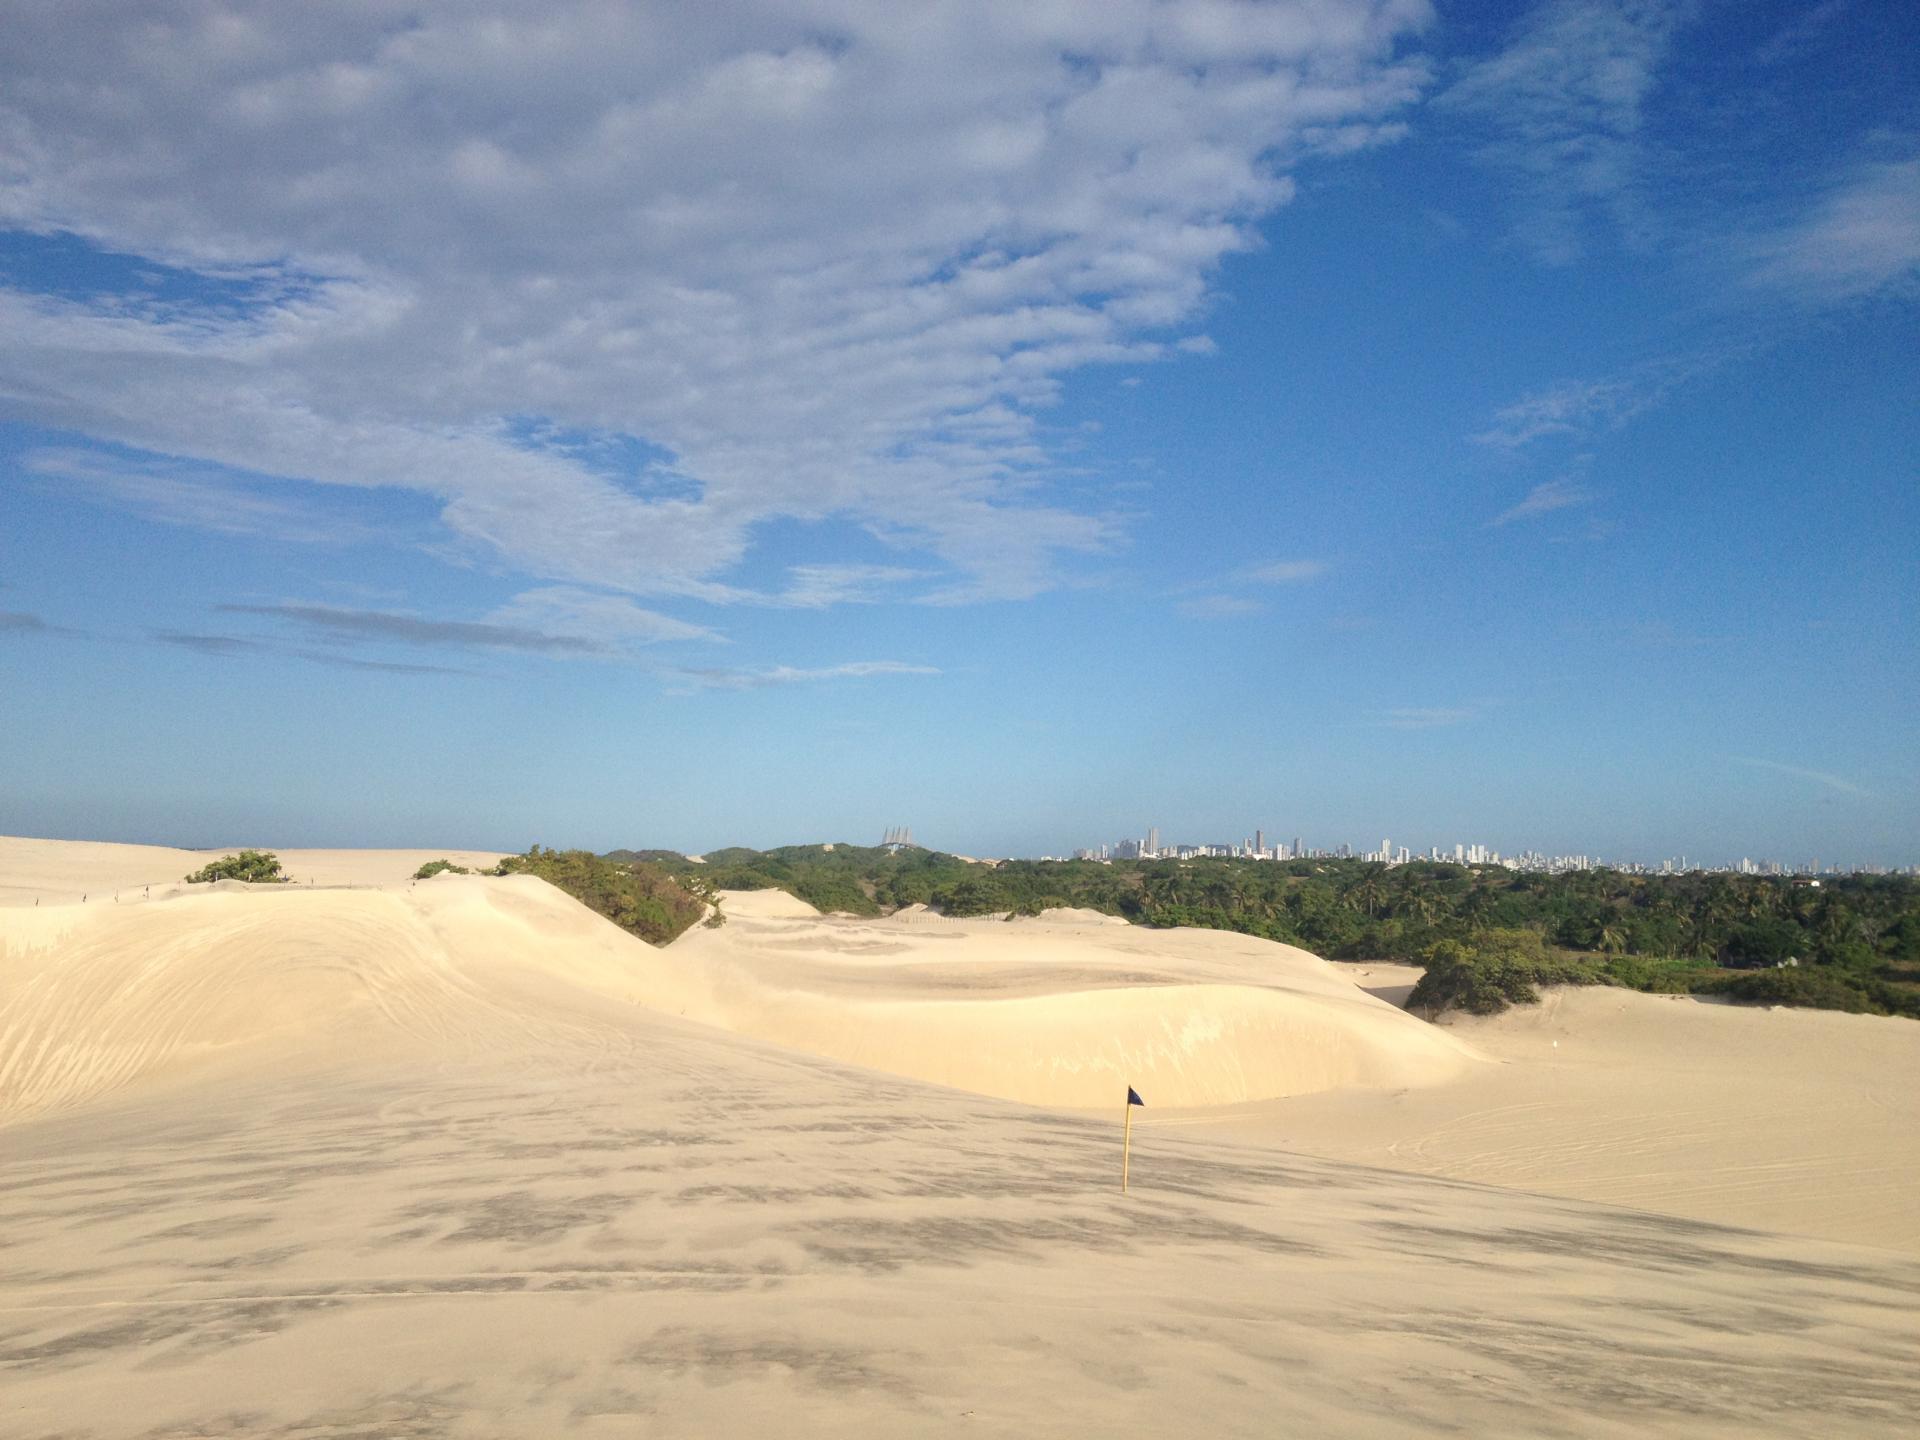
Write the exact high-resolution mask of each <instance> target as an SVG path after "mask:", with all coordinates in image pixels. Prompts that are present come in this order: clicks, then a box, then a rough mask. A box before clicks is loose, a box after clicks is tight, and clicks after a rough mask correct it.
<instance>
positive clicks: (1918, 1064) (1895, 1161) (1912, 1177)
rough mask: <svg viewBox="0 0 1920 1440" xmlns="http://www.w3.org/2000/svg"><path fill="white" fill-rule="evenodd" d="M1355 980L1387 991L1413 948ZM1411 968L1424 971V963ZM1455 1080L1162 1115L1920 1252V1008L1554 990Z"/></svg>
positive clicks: (1467, 1031) (1509, 1019)
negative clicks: (1902, 1010)
mask: <svg viewBox="0 0 1920 1440" xmlns="http://www.w3.org/2000/svg"><path fill="white" fill-rule="evenodd" d="M1364 968H1367V969H1370V970H1371V971H1372V972H1373V973H1372V974H1371V976H1368V977H1365V978H1361V977H1356V978H1360V983H1362V984H1377V985H1379V986H1380V991H1381V993H1385V994H1391V993H1393V992H1394V990H1396V989H1397V988H1398V987H1399V983H1400V977H1398V976H1395V975H1393V974H1392V972H1393V971H1395V970H1399V969H1402V968H1404V967H1389V966H1371V967H1364ZM1413 973H1414V974H1416V975H1417V973H1418V972H1413ZM1445 1028H1446V1029H1447V1031H1448V1032H1449V1033H1450V1034H1453V1035H1456V1036H1458V1037H1460V1038H1461V1039H1463V1040H1466V1041H1468V1042H1469V1043H1470V1044H1472V1045H1473V1047H1474V1048H1475V1050H1477V1051H1478V1052H1480V1053H1481V1054H1483V1055H1486V1056H1488V1057H1490V1058H1491V1059H1493V1060H1495V1061H1497V1062H1498V1063H1497V1064H1494V1065H1490V1066H1484V1067H1477V1068H1475V1069H1473V1070H1470V1071H1465V1072H1462V1074H1461V1075H1460V1076H1459V1077H1458V1078H1457V1079H1456V1080H1454V1081H1453V1082H1451V1083H1449V1084H1448V1085H1446V1086H1444V1087H1439V1088H1429V1089H1424V1090H1412V1089H1409V1090H1407V1091H1405V1092H1403V1093H1398V1094H1393V1095H1386V1096H1383V1095H1379V1094H1377V1093H1366V1092H1361V1091H1351V1092H1347V1093H1343V1094H1329V1095H1319V1096H1312V1097H1304V1098H1301V1099H1296V1100H1289V1101H1280V1102H1273V1103H1265V1104H1256V1105H1251V1106H1246V1107H1240V1108H1237V1109H1234V1110H1230V1111H1210V1112H1206V1113H1193V1114H1187V1115H1182V1116H1178V1117H1173V1116H1169V1117H1166V1118H1167V1119H1168V1120H1169V1122H1172V1121H1174V1120H1179V1121H1181V1122H1184V1123H1187V1124H1197V1125H1203V1126H1209V1127H1218V1128H1220V1129H1221V1130H1222V1131H1223V1132H1230V1133H1233V1134H1236V1135H1239V1136H1243V1137H1247V1138H1254V1139H1258V1140H1262V1141H1267V1142H1271V1143H1273V1144H1277V1145H1282V1146H1285V1147H1286V1148H1288V1149H1290V1150H1297V1151H1305V1152H1307V1153H1309V1154H1314V1155H1325V1156H1330V1157H1335V1158H1338V1159H1342V1160H1354V1161H1358V1162H1360V1163H1362V1164H1367V1165H1383V1166H1387V1167H1390V1168H1392V1169H1395V1170H1412V1171H1418V1172H1421V1173H1424V1174H1432V1175H1449V1176H1454V1177H1456V1178H1459V1179H1463V1180H1477V1181H1484V1182H1486V1183H1488V1184H1493V1185H1505V1186H1514V1187H1517V1188H1520V1189H1526V1190H1539V1191H1544V1192H1547V1193H1550V1194H1556V1195H1573V1196H1579V1197H1581V1198H1583V1199H1587V1200H1599V1201H1604V1202H1606V1203H1608V1204H1615V1205H1635V1206H1641V1207H1645V1208H1647V1209H1655V1210H1662V1211H1665V1212H1667V1213H1669V1214H1674V1215H1686V1216H1691V1217H1693V1218H1695V1219H1699V1220H1713V1221H1719V1222H1721V1223H1724V1224H1735V1225H1751V1226H1755V1227H1758V1228H1761V1229H1768V1230H1784V1231H1791V1232H1794V1233H1797V1234H1802V1235H1819V1236H1824V1237H1827V1238H1829V1239H1836V1240H1849V1241H1854V1242H1857V1243H1861V1244H1868V1245H1880V1246H1885V1247H1887V1248H1889V1249H1896V1250H1903V1251H1906V1252H1908V1253H1909V1254H1920V1023H1916V1022H1914V1021H1912V1020H1907V1019H1902V1018H1898V1017H1887V1016H1874V1015H1843V1014H1838V1013H1835V1012H1832V1011H1821V1010H1793V1009H1785V1008H1780V1009H1764V1008H1757V1007H1749V1006H1741V1005H1723V1004H1715V1003H1711V1002H1702V1001H1698V1000H1694V999H1692V998H1690V997H1686V996H1676V995H1642V994H1638V993H1636V992H1634V991H1630V990H1613V989H1600V988H1593V989H1552V990H1548V991H1546V992H1545V995H1544V997H1543V1000H1542V1003H1541V1004H1539V1005H1537V1006H1532V1005H1529V1006H1518V1007H1516V1008H1514V1009H1512V1010H1509V1011H1508V1012H1506V1013H1505V1014H1503V1015H1499V1016H1495V1017H1491V1018H1486V1019H1480V1018H1475V1017H1470V1016H1463V1017H1453V1016H1450V1017H1448V1020H1447V1023H1446V1027H1445Z"/></svg>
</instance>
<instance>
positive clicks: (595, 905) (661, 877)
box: [486, 845, 708, 945]
mask: <svg viewBox="0 0 1920 1440" xmlns="http://www.w3.org/2000/svg"><path fill="white" fill-rule="evenodd" d="M486 873H488V874H490V875H538V876H539V877H540V878H541V879H542V880H545V881H546V882H547V883H548V884H549V885H552V886H554V887H555V888H556V889H560V890H564V891H566V892H567V894H569V895H571V896H573V898H574V899H576V900H578V901H579V902H580V903H581V904H582V905H585V906H586V907H587V908H588V909H589V910H592V911H594V912H595V913H596V914H599V915H604V916H605V917H606V918H607V919H609V920H611V921H612V922H613V923H614V924H616V925H618V926H619V927H620V928H621V929H623V930H628V931H631V932H632V933H633V934H635V935H638V936H639V937H640V938H641V939H642V940H645V941H646V942H647V943H648V944H649V945H664V944H666V943H667V942H668V941H669V940H672V939H675V938H676V937H678V936H679V935H681V934H683V933H684V932H685V931H686V930H687V929H688V928H689V927H691V926H692V925H694V924H695V923H696V922H698V921H700V920H702V919H704V918H705V917H706V913H707V904H708V902H707V900H706V899H705V898H703V897H702V896H701V895H698V894H696V893H694V891H693V890H692V889H690V888H689V887H688V886H687V885H686V884H684V883H682V882H681V881H679V880H677V879H675V878H674V877H673V876H672V875H669V874H668V873H667V872H666V871H664V870H662V869H660V868H659V867H658V866H655V865H649V864H645V863H642V862H637V861H636V862H634V863H632V864H627V865H620V864H615V863H614V862H613V861H610V860H603V859H601V858H600V857H599V856H598V855H595V854H594V853H593V852H592V851H591V850H543V849H542V848H541V847H540V846H538V845H535V846H532V847H531V848H529V849H528V851H527V853H526V854H524V855H509V856H507V857H506V858H505V859H504V860H502V861H501V862H500V864H499V865H498V866H497V867H496V868H494V869H493V870H490V871H488V872H486Z"/></svg>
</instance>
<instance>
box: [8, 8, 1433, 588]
mask: <svg viewBox="0 0 1920 1440" xmlns="http://www.w3.org/2000/svg"><path fill="white" fill-rule="evenodd" d="M1429 19H1430V12H1429V8H1428V5H1427V4H1426V0H1313V3H1309V4H1300V5H1289V6H1284V7H1283V6H1273V5H1262V4H1253V3H1237V0H1107V3H1103V4H1100V5H1035V4H1032V3H1030V0H965V3H961V0H948V3H930V4H926V5H921V6H916V7H914V10H913V18H912V23H907V21H906V20H905V19H904V17H903V15H902V12H901V11H900V9H899V8H898V7H897V6H895V5H892V4H883V3H856V0H779V3H775V0H730V3H724V4H714V5H704V6H686V5H682V4H678V3H673V0H654V3H634V4H625V5H618V6H615V5H606V4H598V3H589V0H574V3H555V0H540V3H533V0H486V3H468V0H460V3H454V0H423V3H419V4H415V5H410V6H408V7H405V8H404V9H403V10H391V9H387V8H385V7H369V6H366V5H364V4H360V3H354V0H311V3H307V4H303V5H300V6H297V7H287V6H282V5H273V4H268V3H264V0H257V3H243V0H193V3H188V0H167V3H155V4H152V5H145V6H139V7H129V6H126V5H125V4H123V3H120V0H70V3H66V4H62V5H59V6H29V7H18V8H16V9H15V10H14V11H13V12H12V13H10V16H9V21H8V31H9V34H8V44H7V45H6V47H4V50H0V226H10V227H12V228H15V229H18V230H26V231H31V232H34V233H36V234H39V235H42V236H45V237H49V238H48V242H47V243H49V244H60V243H72V242H70V241H63V240H61V239H60V237H61V236H62V235H70V236H79V237H84V238H85V240H86V242H87V243H89V244H92V245H97V246H99V247H102V248H105V249H109V250H114V251H119V252H124V253H129V254H134V255H138V256H141V257H145V258H146V259H148V260H149V261H151V262H153V264H154V265H155V266H166V267H171V270H170V271H169V283H168V284H167V286H165V287H163V290H164V293H162V291H156V292H154V293H153V294H150V295H128V296H117V297H112V298H110V299H105V300H103V299H101V298H99V297H93V296H61V295H50V294H35V293H24V292H21V291H18V290H13V291H0V329H4V331H5V333H7V335H8V336H9V344H8V346H7V347H6V351H5V354H4V355H3V356H0V417H11V418H15V419H23V420H28V421H31V422H33V423H37V424H42V425H47V426H54V427H60V428H65V429H69V430H73V431H77V432H80V433H83V434H86V435H89V436H92V437H95V438H97V439H101V440H105V441H110V442H113V443H116V444H118V445H122V446H126V447H130V448H132V449H134V450H137V451H141V452H146V453H148V454H152V455H158V456H165V457H178V458H181V459H192V460H197V461H203V462H208V463H210V464H212V465H216V466H220V467H225V468H226V469H227V470H228V471H231V472H237V473H240V474H243V475H264V476H282V477H297V478H301V479H306V480H311V481H317V482H321V483H325V484H330V485H351V486H377V487H400V488H405V489H409V490H413V491H417V492H421V493H424V494H425V495H428V496H430V497H432V498H433V499H434V500H435V501H436V502H437V503H438V505H439V506H440V513H441V516H442V518H443V520H444V522H445V524H446V525H447V526H448V527H450V528H451V530H452V531H453V532H454V534H455V535H456V536H457V537H458V538H459V540H460V541H461V542H462V543H464V544H466V545H469V546H472V547H474V548H475V549H476V550H478V551H480V552H482V553H486V554H490V555H494V556H499V557H504V558H505V559H506V561H507V562H508V563H509V564H510V565H512V566H513V567H515V568H516V569H518V570H521V571H524V572H527V573H530V574H533V575H535V576H537V577H539V578H541V579H543V580H546V581H550V582H555V583H558V584H562V585H570V586H591V587H596V588H599V589H602V590H615V591H623V592H627V593H632V594H642V595H660V596H682V597H691V598H698V599H705V600H711V601H718V602H727V601H737V600H755V599H765V598H766V597H763V596H756V595H754V594H752V593H750V592H748V591H745V590H743V589H741V588H739V587H737V586H735V585H732V584H730V583H729V581H728V576H729V575H730V574H731V573H732V572H733V571H734V568H735V567H736V566H737V565H738V564H739V563H740V562H741V560H742V559H743V558H744V557H745V556H746V555H747V553H748V551H749V548H750V545H751V543H752V540H753V537H754V534H755V532H756V530H757V529H758V528H759V527H761V526H764V525H766V524H767V523H769V522H771V521H774V520H777V519H783V518H786V519H800V520H819V519H823V518H826V517H830V516H837V517H844V518H847V519H850V520H852V521H853V522H855V523H857V524H859V525H862V526H864V527H866V528H867V529H868V530H869V531H870V532H871V533H872V534H873V535H874V536H876V537H877V538H878V539H880V540H881V541H882V542H884V543H885V544H887V545H889V546H891V547H894V548H896V549H898V550H900V551H901V552H903V557H904V558H903V563H902V564H901V565H899V566H897V567H896V566H891V565H884V566H879V567H872V568H870V569H868V570H867V571H866V572H865V573H862V574H852V573H843V574H839V575H834V574H831V573H828V572H827V571H826V570H825V568H824V567H819V566H815V567H806V566H803V567H802V568H801V570H800V571H798V572H796V583H795V587H794V589H793V591H792V592H790V593H789V595H788V596H787V597H786V599H785V603H790V604H796V605H808V606H817V605H824V604H829V603H838V602H841V601H844V600H848V599H859V598H865V597H867V596H870V595H872V594H874V593H877V592H879V591H881V590H885V589H888V588H889V587H912V586H914V585H920V586H921V587H922V588H920V589H919V590H918V591H916V592H914V597H915V598H920V599H923V600H931V601H936V602H959V601H965V600H972V599H978V598H984V597H1017V596H1022V595H1028V594H1032V593H1034V592H1036V591H1038V590H1040V589H1042V588H1045V587H1046V586H1047V585H1049V584H1051V583H1053V582H1054V580H1055V579H1056V577H1057V572H1058V567H1059V565H1060V563H1061V561H1062V557H1066V556H1071V555H1073V554H1085V553H1091V552H1098V551H1101V550H1105V549H1110V548H1111V547H1113V546H1114V545H1116V544H1117V543H1119V542H1120V540H1121V538H1122V534H1123V532H1122V526H1121V522H1120V521H1119V520H1118V519H1116V518H1115V517H1114V516H1112V515H1109V514H1106V513H1102V512H1100V511H1099V510H1098V509H1092V508H1074V507H1073V506H1071V505H1069V504H1066V503H1063V502H1061V501H1059V500H1057V499H1054V498H1051V496H1050V492H1049V489H1048V484H1047V482H1048V477H1049V473H1050V467H1051V464H1052V457H1051V455H1050V453H1049V451H1048V448H1047V446H1046V445H1045V444H1044V443H1043V439H1042V436H1041V432H1040V430H1039V428H1038V426H1037V424H1036V422H1035V418H1034V417H1035V414H1036V412H1037V411H1038V410H1039V409H1041V408H1042V407H1044V406H1046V405H1047V404H1048V403H1049V402H1051V401H1052V400H1053V399H1054V398H1055V396H1056V394H1057V393H1058V387H1059V384H1060V380H1061V377H1062V376H1064V375H1065V374H1066V373H1068V372H1070V371H1072V370H1075V369H1077V368H1079V367H1083V366H1086V365H1090V364H1096V363H1102V362H1115V361H1127V362H1137V361H1143V360H1151V359H1154V358H1158V357H1161V356H1164V355H1169V354H1172V353H1176V352H1177V351H1179V350H1181V349H1203V348H1204V339H1203V337H1198V336H1195V335H1193V334H1192V333H1191V327H1192V326H1193V324H1194V323H1195V322H1196V321H1197V319H1198V318H1199V317H1200V316H1201V314H1202V313H1203V310H1204V306H1205V304H1206V300H1207V287H1208V283H1209V277H1210V276H1211V274H1212V273H1213V271H1214V268H1215V267H1216V266H1217V265H1218V264H1219V262H1220V261H1221V260H1222V259H1223V258H1224V257H1225V256H1227V255H1230V254H1232V253H1234V252H1235V251H1237V250H1240V249H1243V248H1245V247H1246V246H1247V245H1248V244H1249V243H1250V242H1251V240H1252V236H1253V231H1252V225H1253V223H1254V222H1255V221H1256V220H1258V219H1259V218H1260V217H1261V216H1263V215H1264V214H1266V213H1268V212H1269V211H1271V210H1272V209H1273V208H1274V207H1275V206H1278V205H1280V204H1282V203H1284V202H1285V200H1286V199H1287V198H1288V196H1289V194H1290V193H1291V190H1290V182H1289V181H1288V179H1287V176H1286V174H1285V167H1286V166H1287V165H1288V164H1290V163H1291V162H1292V161H1294V160H1296V159H1298V158H1300V157H1302V156H1304V155H1308V154H1313V153H1326V154H1332V153H1339V152H1341V151H1343V150H1346V149H1351V148H1354V147H1355V146H1356V145H1360V144H1365V143H1372V142H1373V141H1375V140H1378V139H1380V138H1383V137H1390V136H1391V134H1392V133H1393V132H1392V131H1391V129H1390V128H1383V127H1386V126H1390V124H1391V122H1390V120H1389V119H1388V117H1390V116H1391V115H1392V114H1393V112H1395V111H1396V110H1397V109H1399V108H1400V107H1402V106H1404V105H1406V104H1407V103H1408V102H1409V101H1410V100H1412V99H1413V98H1415V97H1416V96H1417V95H1418V93H1419V92H1420V90H1421V87H1422V86H1423V84H1424V83H1425V79H1426V69H1425V66H1424V64H1423V63H1422V62H1421V61H1419V60H1418V59H1410V58H1407V57H1405V56H1403V55H1402V54H1401V53H1400V50H1399V46H1400V42H1401V41H1402V40H1403V39H1404V37H1406V36H1407V35H1408V34H1410V33H1412V32H1414V31H1417V30H1418V29H1419V28H1420V27H1422V26H1423V25H1425V24H1426V23H1427V22H1428V20H1429ZM103 95H111V96H112V97H113V103H111V104H102V103H101V97H102V96H103ZM528 417H532V421H533V423H531V424H530V423H528ZM559 433H566V434H573V435H580V436H587V437H597V438H599V439H601V440H605V441H608V442H610V443H609V444H608V445H606V446H602V447H599V448H598V449H596V448H595V447H592V446H589V447H586V448H585V449H583V448H582V447H580V446H578V445H571V444H563V443H558V442H557V441H556V440H555V436H556V434H559ZM625 441H642V442H645V445H644V447H635V446H628V447H627V448H625V449H623V448H622V442H625ZM608 454H612V455H614V456H621V455H628V456H630V457H632V456H641V455H643V458H629V459H627V460H625V461H616V462H615V463H608V461H607V458H606V456H607V455H608ZM160 477H161V478H160V479H158V480H156V479H155V478H154V477H153V476H152V475H149V476H148V477H147V480H146V481H145V482H142V483H143V484H144V485H145V488H144V489H143V490H139V491H137V492H136V491H135V490H134V489H130V488H129V487H130V486H132V485H133V483H134V482H133V481H131V480H129V479H128V478H127V476H126V475H124V474H123V475H121V476H119V477H118V478H117V479H111V480H109V479H106V478H103V477H101V476H97V475H96V476H93V477H91V483H95V484H109V485H116V486H118V487H119V493H120V494H122V495H123V496H134V497H135V498H137V499H138V501H139V503H142V504H145V505H148V506H163V507H164V506H169V505H171V506H174V507H176V508H177V507H179V506H181V505H195V504H197V503H198V502H196V501H194V500H192V499H190V498H183V495H184V492H183V490H182V484H181V480H180V477H179V476H178V475H177V474H168V473H166V472H164V471H163V472H160ZM72 478H73V479H75V481H76V482H77V483H78V482H82V481H85V480H87V478H88V477H84V476H81V475H80V474H79V473H78V472H77V471H76V472H73V473H72ZM205 512H206V507H205V506H204V505H202V506H199V509H198V513H202V514H204V513H205ZM280 518H284V517H275V516H273V515H271V514H266V513H260V512H256V513H255V514H254V515H253V516H252V518H251V519H249V520H247V521H246V522H245V523H248V524H254V525H257V526H265V525H270V524H273V523H277V520H278V519H280ZM926 570H932V571H934V572H936V574H935V576H934V577H933V578H930V579H927V580H925V581H922V580H921V579H920V577H919V574H918V572H921V571H926Z"/></svg>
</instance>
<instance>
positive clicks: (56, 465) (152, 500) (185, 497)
mask: <svg viewBox="0 0 1920 1440" xmlns="http://www.w3.org/2000/svg"><path fill="white" fill-rule="evenodd" d="M22 468H23V469H24V470H26V471H27V473H28V474H30V475H33V476H36V477H38V479H39V481H40V483H41V484H42V485H44V486H47V487H49V488H57V489H58V490H59V493H60V494H62V495H64V496H66V497H68V498H71V499H77V500H86V501H93V502H106V503H109V504H113V505H118V506H120V507H122V508H124V509H127V510H131V511H133V512H134V513H135V514H138V515H142V516H144V517H145V518H147V519H149V520H157V521H159V522H160V523H162V524H164V525H181V526H188V527H191V528H193V529H197V530H209V531H212V532H214V533H215V534H221V535H246V536H253V537H257V538H262V539H271V540H281V541H292V542H295V543H299V544H319V545H344V544H353V543H364V542H367V541H374V540H383V539H389V538H391V536H390V535H388V534H387V533H385V532H382V531H379V530H377V529H375V528H373V527H371V526H368V525H365V524H362V523H360V522H358V521H355V520H353V519H351V518H350V517H347V516H344V515H341V514H340V513H338V508H337V507H334V508H332V509H330V508H328V507H326V506H323V505H317V504H303V503H301V502H300V501H298V500H295V499H292V498H290V497H289V496H287V495H286V494H285V493H284V489H285V487H284V486H282V487H281V493H270V491H269V490H268V489H267V488H266V487H265V486H263V485H261V484H259V483H253V484H248V483H243V482H242V481H239V480H237V479H233V478H229V477H225V476H221V475H218V474H215V473H212V472H211V470H210V469H209V467H207V466H205V465H201V464H193V463H187V462H182V461H175V460H169V459H167V458H165V457H164V456H141V457H128V456H123V455H118V454H113V453H109V452H105V451H95V450H81V449H76V448H74V447H71V446H49V447H46V448H43V449H39V450H34V451H31V452H29V453H28V454H27V456H26V457H25V459H24V460H23V461H22Z"/></svg>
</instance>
